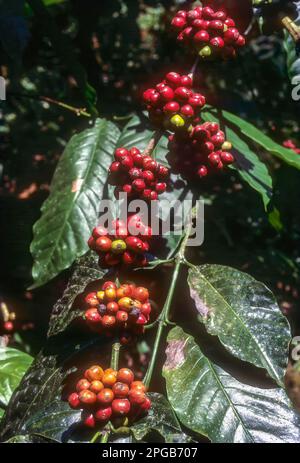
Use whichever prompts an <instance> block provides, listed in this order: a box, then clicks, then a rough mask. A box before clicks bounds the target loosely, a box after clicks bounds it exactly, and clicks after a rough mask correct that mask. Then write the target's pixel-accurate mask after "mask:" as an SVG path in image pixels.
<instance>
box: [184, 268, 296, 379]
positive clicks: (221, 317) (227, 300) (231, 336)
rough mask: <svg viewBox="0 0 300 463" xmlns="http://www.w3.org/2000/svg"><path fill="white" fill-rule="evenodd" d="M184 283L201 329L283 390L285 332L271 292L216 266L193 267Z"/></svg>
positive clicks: (286, 327)
mask: <svg viewBox="0 0 300 463" xmlns="http://www.w3.org/2000/svg"><path fill="white" fill-rule="evenodd" d="M188 283H189V286H190V292H191V296H192V298H193V299H194V301H195V304H196V308H197V310H198V312H199V315H200V320H201V321H202V322H203V323H204V324H205V326H206V328H207V331H208V332H209V333H210V334H212V335H214V336H218V337H219V339H220V341H221V342H222V344H223V345H224V346H225V347H226V349H228V350H229V352H230V353H231V354H233V355H235V356H236V357H238V358H240V359H241V360H244V361H247V362H250V363H253V364H254V365H256V366H257V367H261V368H265V369H266V370H267V372H268V373H269V375H270V376H271V377H272V378H274V379H275V381H277V383H278V384H280V385H281V386H283V383H284V379H283V378H284V374H285V368H286V366H287V362H288V346H289V342H290V340H291V333H290V327H289V323H288V321H287V319H286V317H284V316H283V315H282V313H281V311H280V308H279V307H278V304H277V302H276V300H275V297H274V295H273V294H272V292H271V291H270V290H269V289H268V288H267V287H266V286H265V285H264V284H263V283H261V282H259V281H257V280H255V279H254V278H253V277H251V276H250V275H248V274H246V273H243V272H240V271H238V270H236V269H233V268H231V267H224V266H222V265H202V266H199V267H193V268H192V269H190V270H189V276H188Z"/></svg>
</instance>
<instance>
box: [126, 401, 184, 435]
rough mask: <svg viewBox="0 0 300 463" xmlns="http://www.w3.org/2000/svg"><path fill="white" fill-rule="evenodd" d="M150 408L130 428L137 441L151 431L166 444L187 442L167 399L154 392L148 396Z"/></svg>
mask: <svg viewBox="0 0 300 463" xmlns="http://www.w3.org/2000/svg"><path fill="white" fill-rule="evenodd" d="M149 397H150V398H151V402H152V407H151V409H150V411H149V413H148V414H147V416H145V417H144V418H142V419H141V420H139V421H138V422H136V423H135V424H133V426H131V428H130V429H131V431H132V433H133V435H134V437H135V439H136V440H137V441H140V440H142V439H144V438H145V437H146V436H147V435H148V434H149V433H150V432H151V431H156V432H158V433H159V434H160V435H161V436H162V437H163V438H164V439H165V442H167V443H174V442H187V441H188V440H189V438H188V436H186V435H185V434H184V433H183V432H182V430H181V427H180V424H179V421H178V419H177V418H176V415H175V413H174V411H173V410H172V407H171V406H170V404H169V402H168V401H167V399H166V398H165V397H164V396H163V395H162V394H158V393H155V392H152V393H150V394H149Z"/></svg>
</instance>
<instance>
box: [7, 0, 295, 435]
mask: <svg viewBox="0 0 300 463" xmlns="http://www.w3.org/2000/svg"><path fill="white" fill-rule="evenodd" d="M13 3H15V4H16V5H15V6H16V8H17V9H18V8H19V6H20V5H19V3H20V4H21V3H22V2H12V6H11V11H10V13H9V14H10V20H11V21H12V19H11V18H13V17H14V15H15V16H16V17H18V18H19V20H20V17H21V16H22V15H21V13H20V12H16V10H15V11H13V8H14V5H13ZM47 3H49V4H50V3H51V2H46V1H44V2H42V1H38V0H31V1H28V2H27V3H26V9H27V15H29V17H32V15H33V16H34V15H37V16H38V17H39V18H40V20H41V25H42V26H43V25H44V26H45V29H46V30H47V36H48V38H49V40H50V42H51V43H52V45H53V47H54V48H55V49H58V52H57V53H58V55H59V56H61V57H63V58H64V60H65V64H66V67H67V68H68V70H69V72H70V73H71V74H72V75H73V76H74V77H73V78H74V81H75V82H76V86H77V88H78V95H77V97H78V99H79V101H84V103H85V107H84V108H77V107H73V106H70V105H67V104H65V103H62V102H60V101H56V100H55V101H51V100H50V99H49V98H48V99H47V97H43V98H42V100H41V101H43V103H44V104H49V105H51V104H54V105H56V106H58V108H59V110H65V111H70V112H73V113H74V112H75V113H76V114H77V115H78V116H79V117H80V120H82V119H84V118H86V119H87V120H88V125H86V126H85V127H84V128H82V127H81V128H80V130H79V129H78V130H77V133H76V134H74V135H72V137H71V139H70V140H69V141H68V143H67V144H66V146H65V147H64V150H63V154H62V155H61V156H60V158H59V160H58V163H57V166H56V169H55V172H54V175H53V179H52V182H51V186H50V192H49V196H48V197H47V199H46V200H45V201H44V203H43V205H42V208H41V214H40V217H39V218H38V220H37V221H36V223H35V225H34V227H33V240H32V243H31V246H30V251H31V254H32V257H33V268H32V278H33V283H32V284H31V287H30V291H35V290H37V291H41V289H40V288H42V287H44V285H46V284H50V282H53V281H56V279H57V278H58V277H59V276H60V274H61V272H63V271H66V270H69V272H68V275H69V277H68V282H67V284H66V286H65V289H64V291H63V294H62V295H61V297H60V298H59V299H58V301H57V302H56V303H55V304H54V307H53V309H52V312H51V316H50V322H49V327H48V333H47V339H46V342H45V344H44V346H43V348H42V349H41V350H40V352H39V353H38V354H37V355H36V356H35V358H33V357H32V356H31V355H29V354H28V353H25V352H22V351H21V350H19V349H17V348H16V347H17V346H14V345H12V346H11V347H8V346H7V345H8V343H9V336H11V335H10V332H11V331H13V330H14V323H15V320H14V319H15V317H14V315H11V314H10V313H9V311H8V310H7V307H6V308H3V310H2V318H1V319H0V322H1V324H0V334H1V336H2V337H1V338H0V339H3V342H2V341H1V345H0V418H1V421H0V438H1V441H2V442H12V443H14V442H27V443H32V442H44V443H49V442H63V443H74V442H88V443H106V442H112V443H114V442H123V443H124V442H128V443H132V442H166V443H176V442H179V443H192V442H206V441H211V442H213V443H268V442H272V443H283V442H286V443H292V442H299V441H300V417H299V415H298V413H297V411H296V409H295V408H293V405H292V403H291V401H290V398H289V396H288V393H287V390H286V383H285V375H286V369H287V366H288V359H289V346H290V343H291V340H292V331H291V327H290V323H289V321H288V319H287V317H286V316H285V314H284V313H282V310H281V308H280V307H279V304H278V302H277V300H276V298H275V296H274V294H273V293H272V291H271V290H270V289H269V288H268V287H267V286H266V285H265V283H264V282H262V281H260V280H259V279H257V278H256V277H254V276H252V275H251V274H250V273H251V272H248V269H247V268H246V267H245V268H244V269H243V271H242V270H241V269H236V268H233V267H231V266H230V265H228V264H227V262H226V256H225V258H224V259H218V256H217V253H218V252H222V251H220V247H219V246H218V247H217V250H216V253H215V255H214V259H205V253H204V252H202V244H201V243H198V246H194V245H192V240H191V238H192V237H193V233H194V232H195V226H197V224H198V225H199V221H200V218H199V217H200V212H201V211H199V208H200V206H199V202H198V201H199V200H200V199H203V200H204V203H205V206H204V209H206V207H207V208H208V209H209V207H210V203H211V202H212V201H214V200H215V201H217V202H218V201H220V202H219V205H220V207H219V209H218V215H217V216H215V217H214V218H213V223H214V228H222V233H223V234H224V236H225V239H228V240H229V241H230V252H231V254H234V253H235V252H238V251H237V250H238V248H239V247H240V242H241V241H242V240H244V239H246V242H247V247H248V248H249V249H250V252H252V250H253V248H252V246H254V245H253V241H251V239H250V238H249V236H250V235H251V234H252V233H253V230H252V231H251V227H250V225H249V226H248V229H247V228H243V227H240V229H239V230H238V233H237V234H236V235H235V237H234V238H230V237H229V238H228V232H227V231H226V227H223V225H222V223H224V220H225V219H226V213H228V210H229V209H230V214H232V217H235V218H236V217H237V220H239V214H240V210H241V207H240V206H239V201H240V200H241V195H240V194H239V190H240V189H242V188H244V189H245V191H246V194H247V195H249V197H252V196H251V195H252V194H253V192H254V193H255V194H256V197H255V201H256V202H257V203H259V207H261V209H262V210H263V213H264V215H265V217H264V219H263V220H265V223H266V224H265V225H264V226H265V227H266V228H267V229H271V230H272V231H271V233H272V236H273V238H272V239H273V241H274V242H275V241H276V239H277V237H278V236H279V235H280V233H282V229H283V227H284V224H283V222H284V220H285V219H284V211H283V210H280V211H279V209H278V207H277V203H276V194H275V193H276V191H277V190H276V188H275V182H274V178H275V176H276V169H278V168H279V167H278V166H283V167H280V168H282V169H289V170H287V172H289V173H291V174H290V175H291V176H292V175H296V174H297V170H300V157H299V153H298V151H297V145H296V142H294V141H293V140H287V138H285V140H286V141H285V142H284V143H283V142H282V143H281V144H280V143H278V142H277V141H274V139H273V138H272V137H270V136H269V135H268V131H267V130H266V124H264V121H259V123H258V124H257V126H256V125H254V124H252V122H250V120H248V119H249V118H248V117H247V111H246V109H245V110H243V108H239V111H236V112H235V111H234V110H232V111H230V110H228V109H223V107H222V106H221V105H220V104H219V102H218V99H217V97H216V96H215V95H212V92H211V88H215V91H216V92H217V90H219V91H220V92H222V89H221V87H222V86H221V84H220V88H218V85H219V84H218V82H221V78H223V76H224V74H226V72H227V73H229V76H227V79H228V81H227V84H226V88H230V93H228V95H227V96H225V97H224V98H223V101H224V99H225V100H226V98H229V99H233V100H234V98H235V95H237V94H238V93H239V92H241V93H242V91H241V88H242V86H243V85H245V87H247V86H248V84H249V79H250V80H251V79H255V72H253V74H252V75H250V76H247V75H245V73H242V74H241V76H242V77H240V78H239V79H238V80H236V81H235V79H236V75H235V74H234V75H233V76H231V75H230V74H231V69H233V71H232V72H233V73H235V72H236V68H234V66H237V68H238V69H242V68H243V66H244V64H243V63H244V60H245V59H246V60H247V59H249V56H250V55H249V54H248V53H250V52H248V49H250V48H251V46H252V41H254V40H256V41H257V40H259V37H260V35H262V31H263V28H264V27H269V28H273V27H275V26H274V23H273V22H272V21H271V20H270V17H271V18H273V16H272V15H270V14H269V12H270V8H272V9H273V10H272V11H275V12H277V10H278V9H279V11H282V9H281V8H282V5H281V2H275V1H274V2H272V1H270V2H263V1H262V2H260V1H253V5H251V2H249V5H248V7H247V8H248V11H247V16H248V18H247V19H248V24H247V25H248V27H245V25H244V24H243V22H242V21H241V18H240V17H239V15H242V13H243V14H244V12H245V10H246V9H247V8H246V6H245V8H244V6H243V8H244V10H243V12H242V9H241V7H240V8H238V7H236V8H233V7H232V2H226V1H219V0H203V1H202V2H199V1H197V2H184V5H183V6H180V7H179V6H178V4H179V3H180V2H162V3H164V4H166V12H165V14H162V15H161V16H160V15H159V12H157V11H156V10H155V11H156V13H157V14H158V17H157V15H154V13H153V17H152V16H151V11H152V10H151V8H150V9H149V11H148V10H147V11H148V13H147V14H148V16H147V15H146V14H145V15H144V16H143V15H142V16H141V17H140V18H139V20H140V21H144V22H147V21H148V22H150V23H151V24H152V22H153V23H156V21H163V24H164V27H163V28H162V30H158V32H157V35H158V37H159V36H160V34H161V36H162V39H159V38H158V39H157V42H158V43H160V42H159V40H166V41H168V43H169V47H171V48H173V49H174V50H175V52H174V53H173V51H172V54H171V55H170V60H169V61H168V65H167V66H166V65H164V66H161V68H159V67H157V66H156V71H155V72H153V73H152V74H151V73H150V72H148V73H147V75H146V72H144V81H142V79H140V81H139V82H138V84H137V85H136V83H134V85H136V87H135V88H136V95H138V96H137V99H138V106H139V110H138V111H137V112H135V113H134V112H132V111H128V112H129V115H128V112H127V114H125V115H123V116H120V117H114V116H113V114H109V111H108V110H107V108H106V109H105V110H104V111H103V112H102V108H101V94H99V99H100V104H99V106H98V105H97V103H96V98H95V96H96V95H95V93H96V92H95V91H94V89H93V87H92V86H91V85H90V84H89V83H88V80H87V79H88V78H87V75H86V72H85V70H84V68H83V67H82V66H81V65H79V64H78V62H77V58H76V57H74V55H73V54H72V53H71V51H70V43H69V41H68V39H67V38H66V37H64V36H62V37H61V36H60V34H58V31H57V30H56V29H57V27H56V25H55V21H54V20H53V17H52V16H51V15H50V16H48V10H47V7H49V5H47ZM53 3H55V4H58V5H59V7H61V8H63V5H61V4H64V3H65V2H63V1H61V2H53ZM77 3H78V2H74V5H75V6H74V8H75V9H76V7H78V5H77ZM111 3H112V4H114V2H111ZM117 3H118V2H117ZM120 3H122V4H123V2H120ZM130 3H131V2H124V4H127V6H126V7H127V13H126V14H127V15H128V17H129V24H131V23H130V11H131V7H132V8H133V9H134V7H133V5H132V6H131V4H130ZM132 3H135V2H132ZM146 3H148V2H146ZM150 3H151V5H152V3H153V2H150ZM154 3H155V2H154ZM181 3H182V2H181ZM227 3H228V5H227ZM233 3H234V2H233ZM239 3H240V2H239ZM242 3H243V2H242ZM246 3H247V2H245V5H246ZM105 4H106V3H105ZM0 6H1V8H2V2H0ZM56 6H57V5H56ZM123 6H124V5H123ZM227 6H228V8H227ZM292 6H293V8H292V11H293V13H294V16H293V20H294V22H293V21H292V20H291V22H292V24H293V28H291V27H290V26H289V27H287V29H286V30H285V38H282V40H283V41H284V46H285V49H286V53H287V55H288V63H287V66H288V72H289V77H290V78H291V80H292V79H293V78H294V77H295V76H297V75H299V57H298V56H297V53H298V46H299V43H300V38H299V42H297V40H296V41H295V30H296V31H297V30H298V33H299V37H300V21H299V17H298V19H297V18H296V16H297V15H296V10H297V9H298V13H299V12H300V6H299V2H295V4H294V5H292ZM106 7H107V8H108V6H107V5H106ZM169 7H170V8H169ZM153 9H155V5H154V6H153ZM118 11H119V10H118ZM120 11H121V10H120ZM167 12H168V13H167ZM122 14H123V13H122V12H119V16H118V18H119V24H120V22H121V20H122ZM8 16H9V15H8ZM8 16H7V17H6V20H8V19H7V18H8ZM1 18H2V19H1ZM3 18H4V14H2V16H1V17H0V20H3V21H4V19H3ZM153 18H154V19H153ZM90 19H91V18H90ZM22 21H23V22H22V27H23V26H24V29H22V28H20V27H19V28H18V29H17V30H18V33H19V39H20V41H19V42H18V43H19V48H18V50H16V49H14V53H16V52H18V53H21V52H22V48H23V46H24V47H25V42H26V41H27V40H28V37H27V34H28V31H27V30H26V27H25V26H26V22H24V20H22ZM249 21H250V26H249ZM298 24H299V26H298ZM247 25H246V26H247ZM154 26H155V24H154V25H153V24H152V26H148V27H149V29H151V27H153V28H154ZM297 28H298V29H297ZM254 30H255V31H256V32H255V33H254V32H253V31H254ZM22 31H23V34H21V32H22ZM280 31H281V30H280ZM293 31H294V32H293ZM114 33H115V34H117V32H116V31H115V32H114ZM107 34H108V35H109V33H108V32H107ZM251 34H253V35H251ZM21 38H22V40H23V41H24V43H23V42H22V40H21ZM119 39H120V41H122V40H123V37H121V38H120V37H119ZM94 40H95V42H96V39H94ZM105 40H106V43H107V44H108V43H109V37H108V36H104V37H103V41H104V42H105ZM125 42H126V39H125ZM21 43H22V44H23V45H22V46H21V45H20V44H21ZM133 43H134V40H132V39H131V38H130V44H131V46H132V50H134V45H133ZM122 46H125V45H124V43H123V42H122ZM157 46H159V45H157ZM97 47H98V45H97V44H95V50H96V51H97ZM99 47H100V48H101V46H100V45H99ZM107 47H108V48H107V52H108V54H109V53H110V52H111V60H112V62H113V60H115V59H117V58H116V55H115V54H114V53H116V54H118V53H119V51H118V49H116V50H115V51H114V50H113V49H111V48H109V46H108V45H107ZM125 48H126V47H125ZM126 50H127V54H128V56H129V61H130V59H133V58H132V56H133V53H136V50H134V51H132V50H131V51H130V49H129V48H127V49H126ZM6 51H7V53H9V52H10V47H7V50H6ZM96 51H95V53H96ZM170 53H171V51H170ZM44 58H45V57H44ZM145 60H147V56H146V57H143V60H142V62H144V64H145V66H147V64H146V63H145ZM260 62H262V61H260ZM234 63H238V64H234ZM251 65H253V66H258V67H259V64H258V65H257V63H251ZM185 66H186V67H185ZM125 68H126V66H125V67H124V68H123V69H122V70H120V69H119V70H118V71H117V72H124V74H126V78H128V75H130V66H129V67H128V69H127V70H126V69H125ZM147 70H149V69H147ZM145 71H146V69H145ZM109 72H111V71H107V73H108V74H109ZM206 74H209V75H210V76H212V79H215V80H216V82H214V87H212V86H211V87H209V85H206V84H204V77H205V75H206ZM107 78H108V77H107ZM286 80H288V77H287V78H286ZM228 82H229V84H228ZM132 84H133V83H132ZM233 87H235V88H233ZM103 88H105V87H103ZM115 88H116V94H117V88H118V86H117V85H116V86H115ZM216 89H217V90H216ZM223 91H224V90H223ZM245 91H246V90H245ZM268 91H270V89H269V90H268ZM235 92H236V94H235ZM256 97H257V95H255V94H254V97H253V98H254V99H255V98H256ZM114 98H117V96H116V95H115V96H114ZM247 98H248V97H247ZM249 98H250V96H249ZM249 98H248V100H249ZM273 98H274V99H276V98H277V95H275V94H274V95H273ZM124 101H125V99H124ZM245 104H246V103H245ZM270 104H271V103H270ZM224 106H226V105H224ZM226 107H227V106H226ZM231 107H233V108H234V104H232V105H231ZM98 110H99V113H98ZM243 112H244V114H245V116H244V117H243V115H242V114H243ZM236 113H239V115H237V114H236ZM99 114H100V115H102V114H105V115H106V117H102V116H101V117H100V116H99ZM81 118H82V119H81ZM58 125H59V124H58ZM57 130H59V128H57ZM232 178H234V179H238V180H235V185H236V186H237V187H236V188H233V187H232V186H229V185H231V184H230V183H229V180H230V179H232ZM276 180H277V182H279V180H278V177H276ZM230 181H231V180H230ZM226 182H227V183H226ZM287 183H288V182H287ZM224 185H225V188H224V187H223V186H224ZM226 185H227V186H226ZM229 191H230V195H231V197H230V201H231V202H230V207H229V208H228V206H224V207H223V204H224V203H222V201H223V200H224V198H225V202H226V201H227V199H226V198H227V195H229ZM119 198H125V199H126V202H127V205H126V217H125V219H124V218H123V217H121V216H120V214H119V211H118V210H117V209H115V207H113V208H112V209H113V210H110V211H109V213H110V214H111V215H112V221H111V223H110V224H109V226H106V225H105V223H104V221H103V220H102V219H103V216H104V215H105V211H104V208H105V207H106V206H104V205H106V204H108V203H107V201H110V203H109V204H112V205H116V202H117V200H118V199H119ZM136 200H142V201H144V204H145V205H147V206H148V209H147V214H146V216H145V215H143V214H142V212H141V211H139V210H137V209H136V208H135V206H134V203H135V201H136ZM175 201H177V203H179V204H180V203H181V204H183V203H184V201H190V202H189V204H191V207H190V209H189V214H188V215H187V217H186V221H185V223H184V227H183V229H182V231H181V233H180V234H178V233H176V230H175V227H173V228H172V227H170V229H169V230H166V229H164V228H163V225H164V224H168V223H169V221H171V218H172V214H171V210H170V209H171V206H170V205H171V204H173V203H174V202H175ZM228 201H229V200H228ZM247 204H250V202H249V203H247V200H246V202H245V204H244V205H243V212H242V214H244V213H245V208H247ZM152 205H153V206H155V205H156V206H157V209H155V214H154V219H156V221H157V222H158V223H159V225H160V227H159V233H156V232H155V230H154V226H153V223H152V220H153V215H152V214H151V218H152V220H151V221H149V223H148V219H149V217H150V212H149V207H150V206H152ZM245 205H246V206H245ZM244 206H245V207H244ZM249 208H250V205H249ZM148 213H149V215H148ZM208 214H210V212H209V213H208ZM232 217H231V216H230V217H229V219H231V218H232ZM202 219H203V218H202ZM203 220H204V226H205V225H206V212H205V214H204V219H203ZM241 220H242V219H241ZM154 221H155V220H154ZM220 224H221V225H220ZM259 226H262V225H261V223H259ZM204 228H205V227H204ZM162 230H164V231H162ZM212 233H214V232H212ZM208 239H209V237H208ZM204 240H206V234H205V237H204ZM247 240H248V241H247ZM221 244H222V241H221ZM253 252H254V251H253ZM289 262H290V261H289ZM298 263H299V262H298ZM298 263H297V264H295V263H293V262H292V263H291V264H290V268H293V271H295V272H296V271H298V270H297V267H298ZM256 265H257V266H259V265H261V266H263V258H261V260H259V259H258V260H257V264H256ZM266 280H267V278H266ZM42 309H43V307H40V310H41V311H42ZM2 319H3V320H2ZM4 335H5V336H4ZM23 350H24V349H23Z"/></svg>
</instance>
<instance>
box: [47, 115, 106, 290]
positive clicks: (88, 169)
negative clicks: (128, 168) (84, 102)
mask: <svg viewBox="0 0 300 463" xmlns="http://www.w3.org/2000/svg"><path fill="white" fill-rule="evenodd" d="M98 124H99V125H100V123H98ZM107 124H108V122H107V121H106V120H104V121H102V122H101V127H100V129H99V131H98V134H97V137H96V143H95V144H94V147H93V150H92V155H91V156H90V159H89V162H88V166H87V169H86V173H85V175H84V178H83V182H82V183H81V185H80V188H79V190H78V191H77V192H76V194H75V195H74V197H73V199H72V201H71V206H70V207H69V208H68V210H67V213H66V214H65V217H64V220H63V225H62V227H60V231H59V233H58V236H57V239H56V240H55V245H54V246H53V247H52V251H51V252H49V253H48V259H46V260H45V262H44V265H45V266H47V265H48V264H49V262H51V259H52V256H53V254H54V253H55V251H56V249H57V248H58V243H59V242H60V239H61V236H62V233H63V231H64V229H65V227H66V223H67V222H68V220H69V217H70V215H71V212H72V210H73V209H74V205H75V203H76V201H77V199H78V197H79V195H81V193H82V190H83V188H84V187H85V181H86V178H87V177H88V175H89V173H90V170H91V167H92V165H93V163H94V158H95V154H96V152H97V148H98V144H99V138H100V136H101V135H102V132H103V131H104V129H106V128H107ZM79 135H80V134H79ZM42 281H43V280H42Z"/></svg>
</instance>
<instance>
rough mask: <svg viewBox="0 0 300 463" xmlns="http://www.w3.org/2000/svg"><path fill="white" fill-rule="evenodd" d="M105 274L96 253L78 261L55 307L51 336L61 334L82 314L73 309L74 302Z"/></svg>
mask: <svg viewBox="0 0 300 463" xmlns="http://www.w3.org/2000/svg"><path fill="white" fill-rule="evenodd" d="M105 273H106V271H105V270H103V269H101V268H100V267H99V265H98V256H97V254H95V253H94V252H92V251H89V252H88V253H87V254H86V255H85V256H83V257H81V258H80V259H78V261H77V262H76V264H75V269H74V272H73V275H72V277H71V278H70V279H69V282H68V286H67V288H66V289H65V291H64V293H63V296H62V297H61V299H59V300H58V301H57V303H56V304H55V306H54V307H53V310H52V314H51V318H50V324H49V330H48V335H49V336H55V335H57V334H59V333H61V332H62V331H64V330H65V329H66V327H67V326H68V325H69V324H70V323H71V322H72V321H73V320H74V319H75V318H76V317H78V315H81V314H82V312H81V311H80V312H79V313H78V312H77V311H76V310H74V309H73V307H72V305H73V303H74V300H75V299H76V297H77V296H78V295H79V294H81V293H82V292H83V291H84V289H85V288H86V286H87V285H88V284H89V283H91V282H93V281H95V280H100V279H101V278H102V277H103V276H104V274H105Z"/></svg>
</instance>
